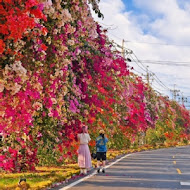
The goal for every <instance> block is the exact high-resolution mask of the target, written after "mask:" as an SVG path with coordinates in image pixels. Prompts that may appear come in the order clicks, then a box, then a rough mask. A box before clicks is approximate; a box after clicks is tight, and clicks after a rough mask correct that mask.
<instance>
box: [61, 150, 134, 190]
mask: <svg viewBox="0 0 190 190" xmlns="http://www.w3.org/2000/svg"><path fill="white" fill-rule="evenodd" d="M130 155H131V154H127V155H125V156H123V157H121V158H119V159H117V160H116V161H115V162H112V163H111V164H109V165H107V166H106V167H105V168H109V167H111V166H113V165H114V164H116V163H117V162H119V161H121V160H122V159H124V158H126V157H128V156H130ZM95 174H97V171H94V172H93V173H92V174H90V175H88V176H86V177H84V178H82V179H79V180H77V181H75V182H73V183H71V184H69V185H67V186H66V187H63V188H61V189H59V190H66V189H69V188H71V187H73V186H75V185H77V184H79V183H81V182H83V181H85V180H87V179H89V178H91V177H93V176H94V175H95Z"/></svg>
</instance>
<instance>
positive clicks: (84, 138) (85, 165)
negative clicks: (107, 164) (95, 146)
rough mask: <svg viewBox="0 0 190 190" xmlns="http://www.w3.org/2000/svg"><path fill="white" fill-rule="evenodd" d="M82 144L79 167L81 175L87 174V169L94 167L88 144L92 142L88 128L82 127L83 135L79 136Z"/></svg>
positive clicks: (79, 151)
mask: <svg viewBox="0 0 190 190" xmlns="http://www.w3.org/2000/svg"><path fill="white" fill-rule="evenodd" d="M77 138H78V140H79V142H80V146H79V149H78V165H79V167H80V169H81V170H80V173H81V174H87V169H90V168H91V167H92V162H91V154H90V150H89V147H88V143H89V141H90V140H91V138H90V136H89V134H88V130H87V127H86V126H83V127H82V133H79V134H78V135H77Z"/></svg>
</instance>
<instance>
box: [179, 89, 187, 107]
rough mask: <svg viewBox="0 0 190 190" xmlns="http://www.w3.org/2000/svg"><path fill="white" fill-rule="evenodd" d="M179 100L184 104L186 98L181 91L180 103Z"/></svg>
mask: <svg viewBox="0 0 190 190" xmlns="http://www.w3.org/2000/svg"><path fill="white" fill-rule="evenodd" d="M180 100H181V104H182V105H184V103H187V98H186V97H184V95H183V92H182V93H181V98H179V103H180Z"/></svg>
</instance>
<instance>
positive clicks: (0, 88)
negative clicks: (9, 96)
mask: <svg viewBox="0 0 190 190" xmlns="http://www.w3.org/2000/svg"><path fill="white" fill-rule="evenodd" d="M4 88H5V86H4V84H3V83H2V82H1V81H0V92H3V90H4Z"/></svg>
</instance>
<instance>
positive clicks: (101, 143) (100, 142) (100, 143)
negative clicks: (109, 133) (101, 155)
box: [96, 136, 108, 152]
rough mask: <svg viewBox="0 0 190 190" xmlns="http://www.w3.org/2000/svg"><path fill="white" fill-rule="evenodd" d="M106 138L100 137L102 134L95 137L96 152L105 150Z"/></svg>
mask: <svg viewBox="0 0 190 190" xmlns="http://www.w3.org/2000/svg"><path fill="white" fill-rule="evenodd" d="M107 142H108V139H107V138H106V137H104V138H102V136H98V137H97V138H96V151H97V152H107V147H106V144H107Z"/></svg>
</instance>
